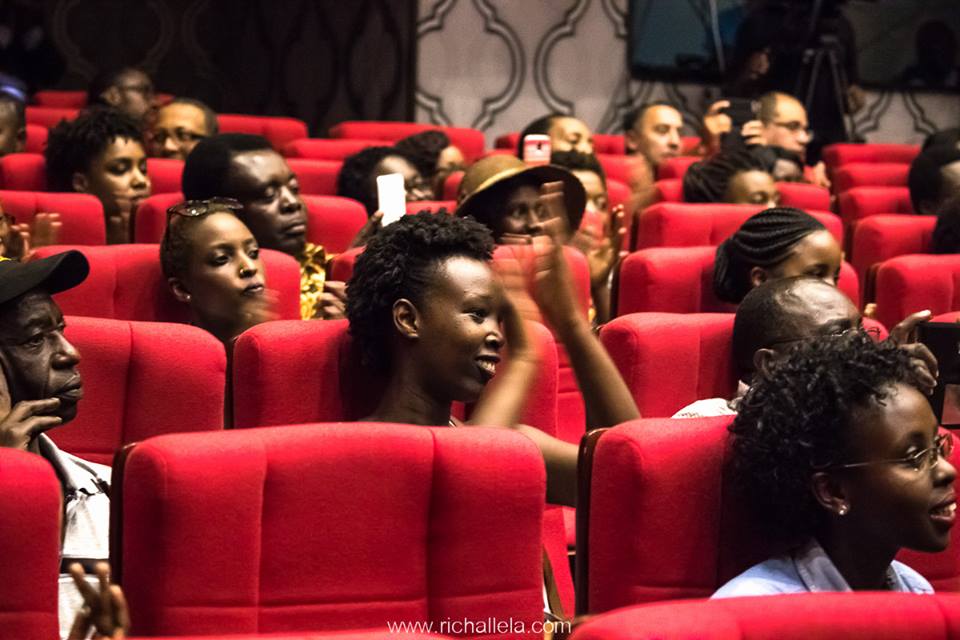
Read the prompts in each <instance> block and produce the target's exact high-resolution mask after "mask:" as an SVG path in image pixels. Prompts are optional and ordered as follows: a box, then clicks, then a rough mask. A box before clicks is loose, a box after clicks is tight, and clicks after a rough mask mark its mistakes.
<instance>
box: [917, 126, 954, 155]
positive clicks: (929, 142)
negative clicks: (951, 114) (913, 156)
mask: <svg viewBox="0 0 960 640" xmlns="http://www.w3.org/2000/svg"><path fill="white" fill-rule="evenodd" d="M958 145H960V127H951V128H949V129H941V130H940V131H934V132H933V133H931V134H930V135H929V136H927V137H926V139H924V141H923V146H922V147H921V148H920V150H921V151H926V150H927V149H929V148H931V147H956V146H958Z"/></svg>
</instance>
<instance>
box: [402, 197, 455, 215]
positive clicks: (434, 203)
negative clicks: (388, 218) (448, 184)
mask: <svg viewBox="0 0 960 640" xmlns="http://www.w3.org/2000/svg"><path fill="white" fill-rule="evenodd" d="M441 209H446V211H447V213H453V212H454V211H456V209H457V201H456V200H420V201H417V202H408V203H407V213H408V214H414V213H420V212H421V211H429V212H430V213H437V212H438V211H440V210H441Z"/></svg>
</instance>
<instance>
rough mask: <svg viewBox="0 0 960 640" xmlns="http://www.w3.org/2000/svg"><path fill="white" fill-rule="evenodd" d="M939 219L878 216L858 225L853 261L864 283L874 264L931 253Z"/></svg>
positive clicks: (854, 238) (854, 234)
mask: <svg viewBox="0 0 960 640" xmlns="http://www.w3.org/2000/svg"><path fill="white" fill-rule="evenodd" d="M936 224H937V218H936V216H919V215H916V216H911V215H876V216H870V217H869V218H864V219H863V220H861V221H860V222H859V223H857V226H856V229H854V232H853V249H852V251H851V253H852V258H853V259H852V260H851V262H853V266H854V268H855V269H856V270H857V274H858V275H859V276H860V282H865V280H864V278H866V275H867V272H868V271H869V269H870V267H871V266H872V265H874V264H877V263H880V262H883V261H884V260H888V259H890V258H893V257H895V256H901V255H905V254H908V253H927V252H928V251H929V250H930V243H931V240H932V238H933V228H934V227H935V226H936Z"/></svg>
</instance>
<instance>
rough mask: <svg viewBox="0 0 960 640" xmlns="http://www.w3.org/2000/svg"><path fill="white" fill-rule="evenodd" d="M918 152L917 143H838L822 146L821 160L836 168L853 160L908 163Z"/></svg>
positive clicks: (918, 146)
mask: <svg viewBox="0 0 960 640" xmlns="http://www.w3.org/2000/svg"><path fill="white" fill-rule="evenodd" d="M919 153H920V145H918V144H858V143H846V142H842V143H838V144H830V145H827V146H826V147H824V148H823V161H824V162H825V163H826V165H827V166H828V167H833V168H837V167H840V166H842V165H847V164H852V163H854V162H901V163H906V164H910V163H911V162H913V159H914V158H916V157H917V154H919Z"/></svg>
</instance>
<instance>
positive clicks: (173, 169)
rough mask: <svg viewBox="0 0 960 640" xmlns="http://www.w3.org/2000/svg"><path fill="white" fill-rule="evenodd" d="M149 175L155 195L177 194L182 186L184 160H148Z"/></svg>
mask: <svg viewBox="0 0 960 640" xmlns="http://www.w3.org/2000/svg"><path fill="white" fill-rule="evenodd" d="M147 175H148V176H150V186H151V190H152V191H153V193H177V192H179V191H180V189H181V184H182V182H181V176H182V175H183V160H177V159H175V158H147Z"/></svg>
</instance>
